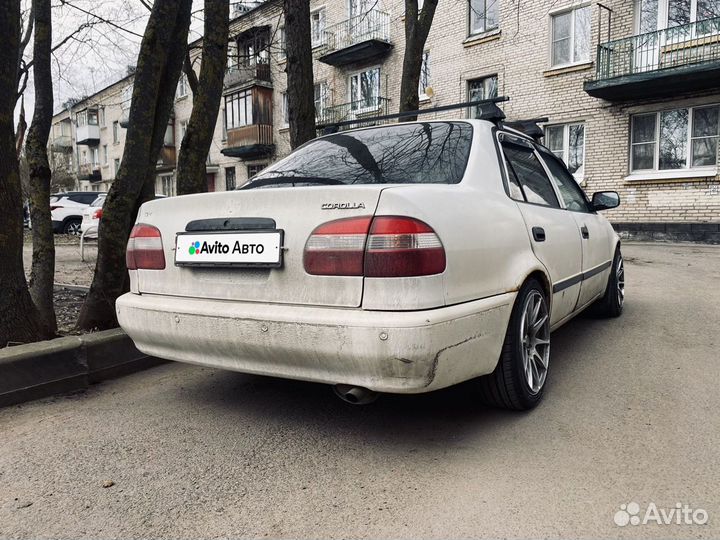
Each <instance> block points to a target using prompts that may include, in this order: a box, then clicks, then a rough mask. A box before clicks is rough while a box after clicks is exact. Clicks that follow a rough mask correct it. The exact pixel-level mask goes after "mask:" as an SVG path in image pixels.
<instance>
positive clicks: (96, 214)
mask: <svg viewBox="0 0 720 540" xmlns="http://www.w3.org/2000/svg"><path fill="white" fill-rule="evenodd" d="M101 217H102V208H98V209H97V210H95V212H93V216H92V218H93V219H100V218H101Z"/></svg>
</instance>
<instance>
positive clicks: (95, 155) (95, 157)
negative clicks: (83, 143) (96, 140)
mask: <svg viewBox="0 0 720 540" xmlns="http://www.w3.org/2000/svg"><path fill="white" fill-rule="evenodd" d="M91 152H92V164H93V165H100V149H99V148H93V149H92V150H91Z"/></svg>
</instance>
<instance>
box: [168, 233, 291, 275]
mask: <svg viewBox="0 0 720 540" xmlns="http://www.w3.org/2000/svg"><path fill="white" fill-rule="evenodd" d="M283 236H284V231H283V230H281V229H274V230H253V231H205V232H181V233H178V234H177V236H176V237H175V266H196V267H215V266H221V267H233V268H282V264H283V257H282V251H283V250H282V245H283Z"/></svg>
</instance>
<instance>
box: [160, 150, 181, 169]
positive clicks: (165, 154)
mask: <svg viewBox="0 0 720 540" xmlns="http://www.w3.org/2000/svg"><path fill="white" fill-rule="evenodd" d="M175 165H177V151H176V149H175V147H174V146H163V147H162V149H161V150H160V155H158V160H157V164H156V168H157V170H158V171H164V170H168V169H174V168H175Z"/></svg>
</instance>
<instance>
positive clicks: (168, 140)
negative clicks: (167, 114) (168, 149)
mask: <svg viewBox="0 0 720 540" xmlns="http://www.w3.org/2000/svg"><path fill="white" fill-rule="evenodd" d="M163 146H175V126H174V125H173V121H172V120H170V122H169V123H168V125H167V127H166V128H165V136H164V137H163Z"/></svg>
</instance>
